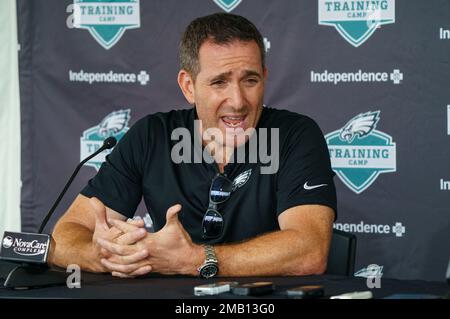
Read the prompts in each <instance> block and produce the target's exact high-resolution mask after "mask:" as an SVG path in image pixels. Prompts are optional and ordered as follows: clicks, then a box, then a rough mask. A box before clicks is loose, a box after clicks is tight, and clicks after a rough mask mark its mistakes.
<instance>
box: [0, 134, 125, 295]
mask: <svg viewBox="0 0 450 319" xmlns="http://www.w3.org/2000/svg"><path fill="white" fill-rule="evenodd" d="M116 143H117V140H116V138H115V137H113V136H110V137H108V138H107V139H105V140H104V141H103V145H102V146H101V147H100V148H99V149H98V150H97V151H95V152H94V153H92V154H91V155H89V156H88V157H86V158H85V159H84V160H82V161H81V162H80V163H79V164H78V165H77V167H76V168H75V170H74V172H73V173H72V176H70V178H69V180H68V181H67V183H66V185H65V186H64V188H63V190H62V191H61V193H60V194H59V196H58V198H57V199H56V201H55V203H54V204H53V206H52V207H51V208H50V210H49V211H48V213H47V215H46V216H45V218H44V220H43V221H42V223H41V225H40V227H39V230H38V232H37V233H23V232H8V231H5V232H4V235H3V240H2V245H1V246H0V260H3V261H6V262H7V263H4V264H0V278H5V279H6V280H5V283H4V284H3V285H4V286H5V287H15V288H17V287H36V286H43V285H45V286H48V285H54V284H61V283H65V282H66V273H65V272H62V271H56V270H52V269H49V268H48V265H47V258H48V252H49V249H50V242H51V236H50V235H48V234H43V233H42V231H43V230H44V228H45V226H46V225H47V223H48V221H49V220H50V217H51V216H52V215H53V213H54V211H55V209H56V207H57V206H58V204H59V202H60V201H61V199H62V198H63V197H64V194H65V193H66V192H67V190H68V189H69V186H70V185H71V184H72V182H73V180H74V178H75V176H76V175H77V174H78V171H79V170H80V168H81V167H82V166H83V165H84V164H85V163H86V162H87V161H89V160H90V159H91V158H93V157H95V156H97V155H98V154H99V153H101V152H103V151H104V150H107V149H111V148H113V147H114V146H115V145H116ZM17 263H19V264H21V265H19V266H18V265H17ZM38 274H39V275H40V276H37V275H38Z"/></svg>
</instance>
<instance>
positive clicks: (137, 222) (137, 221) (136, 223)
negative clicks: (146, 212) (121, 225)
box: [127, 219, 145, 228]
mask: <svg viewBox="0 0 450 319" xmlns="http://www.w3.org/2000/svg"><path fill="white" fill-rule="evenodd" d="M127 223H128V224H130V225H133V226H136V227H141V228H142V227H144V226H145V222H144V221H143V220H142V219H128V220H127Z"/></svg>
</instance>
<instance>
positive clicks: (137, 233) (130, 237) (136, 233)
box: [116, 228, 147, 245]
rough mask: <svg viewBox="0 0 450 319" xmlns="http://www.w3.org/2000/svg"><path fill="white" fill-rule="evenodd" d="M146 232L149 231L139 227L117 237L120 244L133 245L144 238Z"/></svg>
mask: <svg viewBox="0 0 450 319" xmlns="http://www.w3.org/2000/svg"><path fill="white" fill-rule="evenodd" d="M146 234H147V231H146V230H145V229H144V228H139V229H136V230H133V231H132V232H129V233H125V234H123V235H121V236H120V237H118V238H117V239H116V242H117V243H118V244H119V245H133V244H135V243H137V242H138V241H140V240H141V239H142V238H144V237H145V235H146Z"/></svg>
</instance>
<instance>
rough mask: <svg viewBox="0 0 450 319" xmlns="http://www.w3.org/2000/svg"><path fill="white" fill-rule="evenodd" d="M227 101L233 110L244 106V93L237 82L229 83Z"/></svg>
mask: <svg viewBox="0 0 450 319" xmlns="http://www.w3.org/2000/svg"><path fill="white" fill-rule="evenodd" d="M228 101H229V103H230V106H232V107H233V108H234V109H235V110H241V109H242V108H244V107H245V95H244V91H243V90H242V87H241V86H240V85H239V84H235V85H231V86H230V90H229V92H228Z"/></svg>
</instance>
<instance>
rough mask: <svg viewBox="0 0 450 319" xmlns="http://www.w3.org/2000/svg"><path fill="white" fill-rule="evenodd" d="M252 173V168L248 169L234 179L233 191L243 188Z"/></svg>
mask: <svg viewBox="0 0 450 319" xmlns="http://www.w3.org/2000/svg"><path fill="white" fill-rule="evenodd" d="M250 175H252V169H248V170H246V171H245V172H243V173H241V174H239V175H238V176H237V177H236V178H235V179H234V180H233V189H232V191H233V192H234V191H235V190H237V189H238V188H241V187H242V186H244V185H245V183H247V182H248V180H249V179H250Z"/></svg>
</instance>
